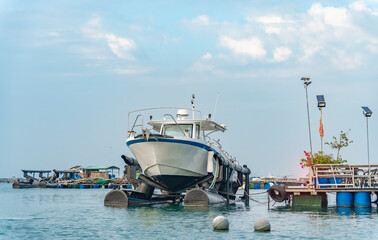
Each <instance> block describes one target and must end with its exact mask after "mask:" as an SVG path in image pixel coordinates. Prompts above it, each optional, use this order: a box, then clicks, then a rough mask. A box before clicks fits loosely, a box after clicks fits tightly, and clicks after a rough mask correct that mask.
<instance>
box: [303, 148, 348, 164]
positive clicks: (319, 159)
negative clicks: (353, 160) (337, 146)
mask: <svg viewBox="0 0 378 240" xmlns="http://www.w3.org/2000/svg"><path fill="white" fill-rule="evenodd" d="M304 154H305V157H304V158H302V159H301V162H300V165H301V167H302V168H304V167H309V166H312V165H315V164H342V163H345V162H346V160H342V159H333V155H332V154H324V152H322V151H319V152H317V153H315V154H311V152H306V151H304Z"/></svg>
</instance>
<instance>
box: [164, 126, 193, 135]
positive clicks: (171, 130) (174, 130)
mask: <svg viewBox="0 0 378 240" xmlns="http://www.w3.org/2000/svg"><path fill="white" fill-rule="evenodd" d="M180 128H181V129H180ZM192 129H193V125H192V124H179V125H176V124H172V125H164V134H165V135H169V136H174V137H190V138H191V137H192ZM181 130H182V131H181ZM183 132H184V133H183Z"/></svg>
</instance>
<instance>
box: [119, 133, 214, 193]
mask: <svg viewBox="0 0 378 240" xmlns="http://www.w3.org/2000/svg"><path fill="white" fill-rule="evenodd" d="M126 144H127V145H128V147H129V148H130V150H131V152H132V153H133V155H134V156H135V158H136V159H137V160H138V163H139V165H140V166H141V168H142V170H143V172H144V174H145V175H147V176H149V177H152V178H154V179H155V180H157V181H159V182H161V183H163V184H164V185H166V186H167V187H168V188H170V189H172V190H176V189H179V188H180V187H179V186H180V185H183V184H185V183H190V182H192V181H194V180H196V179H199V178H201V177H204V176H207V174H208V173H207V158H208V150H209V149H210V148H209V147H208V146H207V145H206V144H204V143H203V142H200V141H199V140H196V139H190V140H188V138H186V139H178V138H155V139H149V141H146V140H145V139H128V140H127V142H126Z"/></svg>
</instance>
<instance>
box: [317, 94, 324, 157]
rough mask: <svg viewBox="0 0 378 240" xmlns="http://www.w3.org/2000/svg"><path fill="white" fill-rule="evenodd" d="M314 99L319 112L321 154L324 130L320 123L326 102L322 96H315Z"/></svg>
mask: <svg viewBox="0 0 378 240" xmlns="http://www.w3.org/2000/svg"><path fill="white" fill-rule="evenodd" d="M316 99H317V100H318V108H319V111H320V126H319V134H320V148H321V151H322V152H323V137H324V129H323V122H322V109H323V108H324V107H325V106H326V102H325V100H324V95H316Z"/></svg>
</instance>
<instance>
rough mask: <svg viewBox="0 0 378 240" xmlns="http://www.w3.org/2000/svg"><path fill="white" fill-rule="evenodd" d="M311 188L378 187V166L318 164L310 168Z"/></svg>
mask: <svg viewBox="0 0 378 240" xmlns="http://www.w3.org/2000/svg"><path fill="white" fill-rule="evenodd" d="M309 180H310V183H309V185H308V186H309V187H310V188H314V187H315V188H325V187H328V188H374V187H378V165H347V164H316V165H313V166H311V167H310V168H309Z"/></svg>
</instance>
